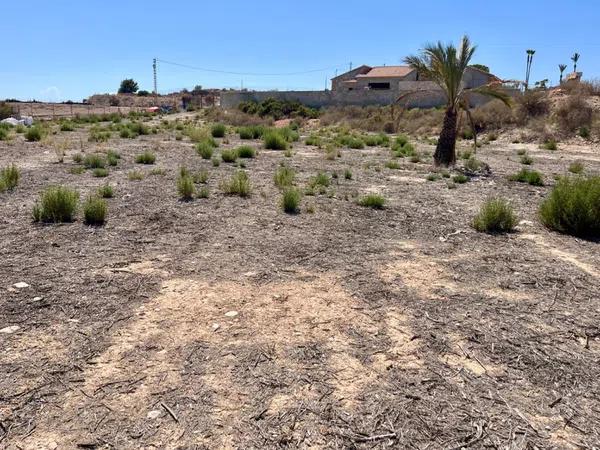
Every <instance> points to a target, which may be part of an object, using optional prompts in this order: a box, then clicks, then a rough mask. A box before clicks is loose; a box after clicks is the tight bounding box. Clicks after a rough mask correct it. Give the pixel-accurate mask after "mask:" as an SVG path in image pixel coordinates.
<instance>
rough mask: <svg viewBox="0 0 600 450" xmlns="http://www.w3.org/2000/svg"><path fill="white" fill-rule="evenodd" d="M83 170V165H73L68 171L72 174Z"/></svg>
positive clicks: (80, 172)
mask: <svg viewBox="0 0 600 450" xmlns="http://www.w3.org/2000/svg"><path fill="white" fill-rule="evenodd" d="M83 172H85V167H82V166H75V167H71V168H70V169H69V173H72V174H73V175H81V174H82V173H83Z"/></svg>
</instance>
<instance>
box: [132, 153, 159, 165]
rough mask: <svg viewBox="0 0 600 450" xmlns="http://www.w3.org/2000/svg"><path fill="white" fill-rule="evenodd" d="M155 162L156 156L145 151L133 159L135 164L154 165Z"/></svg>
mask: <svg viewBox="0 0 600 450" xmlns="http://www.w3.org/2000/svg"><path fill="white" fill-rule="evenodd" d="M155 161H156V155H155V154H154V153H152V152H150V151H145V152H144V153H140V154H139V155H137V156H136V157H135V162H136V163H138V164H154V162H155Z"/></svg>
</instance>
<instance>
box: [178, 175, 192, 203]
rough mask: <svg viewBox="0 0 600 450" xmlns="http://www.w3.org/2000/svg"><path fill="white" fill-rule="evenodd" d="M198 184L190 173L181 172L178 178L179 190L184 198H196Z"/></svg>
mask: <svg viewBox="0 0 600 450" xmlns="http://www.w3.org/2000/svg"><path fill="white" fill-rule="evenodd" d="M195 191H196V186H195V185H194V179H193V178H192V177H191V176H190V175H188V174H181V175H180V176H179V177H178V178H177V192H178V193H179V197H180V198H181V199H182V200H191V199H192V198H194V192H195Z"/></svg>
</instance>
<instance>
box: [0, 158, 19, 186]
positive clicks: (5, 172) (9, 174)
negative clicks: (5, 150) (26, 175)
mask: <svg viewBox="0 0 600 450" xmlns="http://www.w3.org/2000/svg"><path fill="white" fill-rule="evenodd" d="M20 178H21V172H20V171H19V168H18V167H17V166H15V165H14V164H12V165H10V166H8V167H5V168H3V169H2V170H0V192H3V191H12V190H13V189H14V188H16V187H17V185H18V184H19V179H20Z"/></svg>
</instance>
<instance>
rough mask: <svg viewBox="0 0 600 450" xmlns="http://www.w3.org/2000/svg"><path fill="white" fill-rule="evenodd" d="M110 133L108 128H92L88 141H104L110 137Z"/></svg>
mask: <svg viewBox="0 0 600 450" xmlns="http://www.w3.org/2000/svg"><path fill="white" fill-rule="evenodd" d="M110 136H111V133H110V131H108V130H103V129H100V128H92V129H90V137H89V138H88V141H90V142H106V141H108V140H109V139H110Z"/></svg>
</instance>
